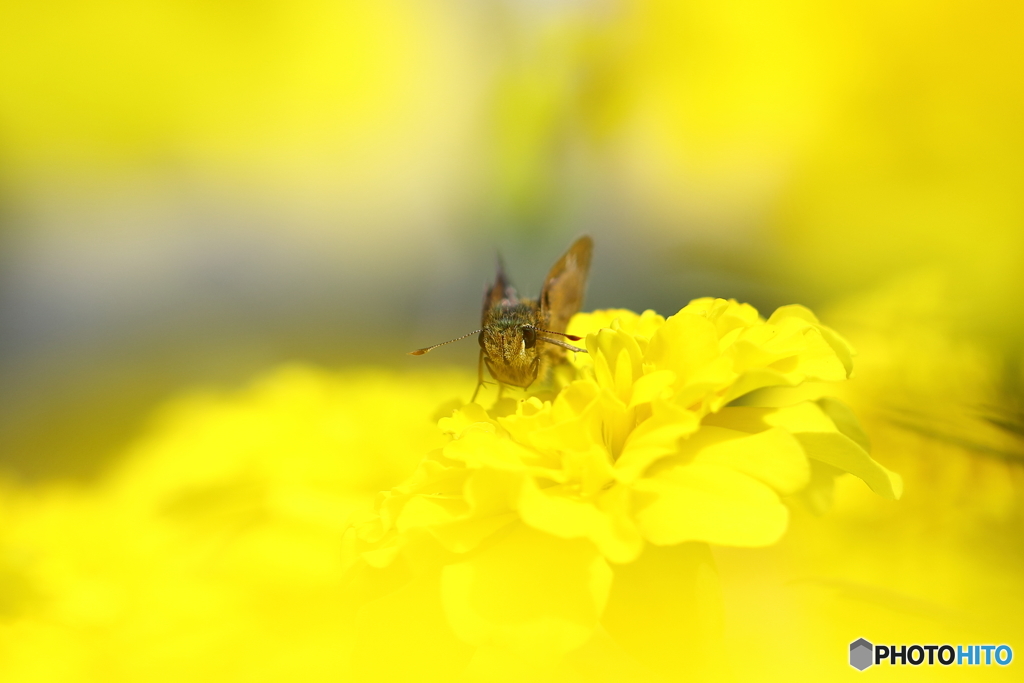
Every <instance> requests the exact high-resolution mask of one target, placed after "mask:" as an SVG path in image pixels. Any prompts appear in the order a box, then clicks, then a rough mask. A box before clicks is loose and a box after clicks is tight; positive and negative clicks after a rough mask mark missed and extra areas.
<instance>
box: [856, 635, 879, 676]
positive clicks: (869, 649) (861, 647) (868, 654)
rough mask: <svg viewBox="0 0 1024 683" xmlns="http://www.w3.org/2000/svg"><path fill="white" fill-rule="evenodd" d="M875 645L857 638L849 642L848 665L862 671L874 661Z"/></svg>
mask: <svg viewBox="0 0 1024 683" xmlns="http://www.w3.org/2000/svg"><path fill="white" fill-rule="evenodd" d="M874 650H875V646H874V645H872V644H871V643H869V642H868V641H866V640H864V639H863V638H858V639H857V640H855V641H853V642H852V643H850V666H852V667H853V668H854V669H856V670H857V671H863V670H864V669H866V668H868V667H869V666H871V665H872V664H874V663H875V662H874V661H873V660H874V657H873V655H874Z"/></svg>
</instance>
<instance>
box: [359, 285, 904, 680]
mask: <svg viewBox="0 0 1024 683" xmlns="http://www.w3.org/2000/svg"><path fill="white" fill-rule="evenodd" d="M569 332H570V333H572V334H577V335H580V336H585V337H586V345H587V350H588V352H589V354H588V355H582V354H580V355H578V356H577V357H576V358H575V359H573V361H572V362H573V365H574V367H575V378H574V379H571V381H569V382H568V383H567V384H566V385H565V386H564V387H562V388H561V390H560V391H558V393H557V394H556V395H555V396H554V397H553V399H552V400H541V398H540V397H539V396H536V395H535V396H531V397H529V398H527V399H525V400H522V401H519V402H514V401H511V400H506V401H503V402H499V403H498V404H497V405H496V406H495V407H494V408H492V409H491V410H490V411H487V410H485V409H484V408H483V407H481V406H479V405H476V404H469V405H467V406H464V407H462V408H460V409H458V410H456V411H455V412H454V414H453V415H452V416H451V417H449V418H444V419H442V420H441V421H440V423H439V425H440V428H441V429H442V430H443V431H444V432H445V433H447V434H449V435H450V437H451V440H450V441H449V442H448V443H447V444H446V445H445V446H444V447H443V448H441V449H438V450H436V451H434V452H433V453H431V454H430V455H429V457H427V458H426V459H425V460H424V462H423V463H422V464H421V466H420V468H419V470H418V471H417V473H416V474H415V475H414V476H413V477H412V478H411V479H409V480H408V481H407V482H405V483H404V484H403V485H401V486H398V487H395V488H394V489H392V490H391V491H389V492H386V493H384V494H382V495H381V497H380V498H379V500H378V504H377V508H376V512H375V513H373V514H370V515H368V516H367V517H366V518H365V519H363V520H362V521H361V522H360V523H359V524H356V525H355V526H354V527H353V528H352V529H350V530H349V532H348V533H347V537H346V540H347V549H348V551H349V553H350V563H351V565H352V569H351V570H350V571H351V572H352V575H353V576H357V577H361V578H359V579H358V581H362V580H365V576H366V575H368V574H372V571H371V569H372V568H376V569H378V570H383V573H384V574H387V575H389V576H391V577H392V578H393V579H396V580H398V581H401V580H402V577H405V578H410V577H420V578H419V579H418V580H423V579H422V577H424V576H428V575H430V572H432V571H435V570H436V571H437V572H438V573H437V577H436V578H437V581H439V590H440V595H439V598H440V603H441V605H443V609H444V613H445V615H446V617H447V622H448V623H449V624H450V626H451V628H452V629H453V631H454V633H455V634H456V636H457V637H458V639H459V640H460V641H461V642H463V643H468V644H470V645H473V646H476V647H477V648H479V650H478V652H480V651H487V652H493V651H497V652H511V653H514V654H515V657H516V658H518V659H519V660H523V659H526V660H529V661H532V662H534V663H541V664H544V663H550V662H552V661H556V660H557V659H558V657H560V656H562V655H564V654H565V653H568V652H570V651H572V650H574V649H576V648H579V647H581V646H583V645H585V644H586V643H588V641H591V640H592V638H593V637H594V635H595V632H596V630H595V629H597V626H598V624H599V622H600V624H601V626H602V627H603V628H602V632H604V631H606V632H607V633H609V634H611V635H612V636H613V637H615V638H619V635H620V634H621V635H623V636H624V637H625V638H626V639H627V640H628V639H629V635H628V633H626V632H627V631H628V630H629V629H628V628H625V627H624V626H623V624H621V623H618V622H617V620H616V619H614V618H612V619H609V618H608V614H607V612H613V613H615V614H618V613H622V612H623V611H624V608H620V607H616V608H615V609H614V610H612V609H609V610H606V607H607V606H608V605H609V600H611V601H612V602H613V603H617V604H621V603H622V600H626V601H627V602H628V600H629V598H622V600H620V599H619V598H617V597H616V594H615V591H614V589H613V584H616V583H619V582H620V577H621V576H623V573H622V572H620V571H619V570H618V569H616V570H613V568H612V566H613V564H614V565H629V563H635V562H637V561H638V558H639V560H642V561H647V560H648V559H649V558H653V559H652V560H651V561H654V560H657V559H658V558H662V559H664V558H665V557H667V556H666V555H665V554H664V553H663V552H662V551H657V550H654V549H648V550H647V551H645V550H644V549H645V547H646V546H654V547H678V548H685V549H686V550H680V551H679V552H681V553H684V554H686V553H689V557H690V559H688V560H683V564H684V565H686V566H687V567H690V568H692V569H694V571H695V572H696V574H695V575H699V574H700V570H699V567H700V566H702V565H705V564H707V557H706V554H705V555H702V554H701V552H702V551H700V550H694V548H695V547H698V548H699V547H700V546H695V545H694V544H692V543H688V542H702V543H715V544H724V545H737V546H764V545H768V544H771V543H774V542H775V541H777V540H778V539H779V538H780V536H781V535H782V534H783V532H784V531H785V529H786V525H787V522H788V517H789V513H788V509H787V507H786V504H785V503H784V502H783V499H784V497H786V496H791V495H794V494H797V493H802V495H803V496H804V497H805V499H806V500H807V501H808V502H811V503H812V504H816V505H817V506H819V507H820V506H822V505H824V504H825V503H826V502H827V498H828V491H829V487H830V485H831V482H832V480H833V479H834V477H835V476H836V475H838V474H840V473H842V472H850V473H853V474H855V475H856V476H858V477H860V478H861V479H862V480H864V481H865V482H866V483H867V485H868V486H869V487H870V488H871V489H872V490H874V491H875V492H877V493H879V494H881V495H883V496H885V497H888V498H896V497H898V496H899V494H900V486H901V485H900V480H899V478H898V477H897V476H896V475H894V474H892V473H890V472H888V471H887V470H885V469H884V468H883V467H882V466H881V465H879V464H878V463H876V462H875V461H873V460H872V459H871V458H870V456H869V455H868V452H867V448H868V446H867V441H866V439H865V437H864V435H863V432H862V431H861V430H860V428H859V427H858V426H857V423H856V420H855V419H854V418H853V416H852V414H851V413H850V412H849V411H848V410H847V409H846V408H845V407H844V406H842V404H840V403H839V402H837V401H835V400H834V399H819V400H818V401H805V402H800V403H796V404H794V405H764V404H763V403H764V402H763V401H762V402H758V401H756V400H751V401H749V403H750V404H749V405H739V404H738V403H739V401H738V399H741V398H742V397H747V398H748V399H749V398H750V397H751V395H752V392H756V391H757V390H759V389H766V388H769V387H793V386H796V385H799V384H802V383H804V382H809V381H821V382H834V381H840V380H844V379H846V378H847V377H848V376H849V374H850V371H851V368H852V364H851V357H852V352H851V349H850V347H849V345H848V344H847V343H846V342H845V341H844V340H843V339H842V338H841V337H840V336H839V335H838V334H836V333H835V332H833V331H832V330H830V329H829V328H827V327H825V326H823V325H821V324H820V323H819V322H818V320H817V319H816V318H815V317H814V315H813V314H812V313H811V312H810V311H808V310H807V309H806V308H803V307H801V306H785V307H782V308H780V309H778V310H777V311H775V313H774V314H773V315H772V316H771V317H770V318H769V319H768V320H763V319H761V318H760V317H759V316H758V313H757V311H756V310H755V309H753V308H752V307H750V306H749V305H745V304H739V303H737V302H735V301H725V300H722V299H699V300H696V301H693V302H692V303H690V304H689V305H688V306H686V307H685V308H683V309H682V310H681V311H679V313H677V314H676V315H674V316H671V317H669V318H668V319H665V318H663V317H661V316H659V315H657V314H655V313H653V312H651V311H647V312H645V313H643V314H641V315H637V314H635V313H632V312H629V311H621V310H616V311H598V312H596V313H592V314H584V315H579V316H577V317H576V318H574V319H573V321H572V323H571V325H570V328H569ZM641 552H644V555H643V556H641ZM669 552H670V555H669V556H668V557H677V556H673V555H671V552H674V551H669ZM678 557H681V556H678ZM399 558H401V561H396V560H398V559H399ZM677 559H678V558H677ZM671 561H675V560H671ZM610 563H611V564H610ZM681 566H682V565H681ZM641 574H642V572H641ZM665 578H666V577H665V576H663V577H662V580H664V579H665ZM353 580H354V581H356V579H353ZM624 590H627V593H628V586H627V587H625V588H624ZM620 592H621V591H620ZM691 597H693V596H691ZM696 597H698V598H699V596H696ZM625 611H627V612H628V609H625ZM678 619H679V617H678V616H677V617H676V620H677V621H678ZM620 627H622V628H620ZM627 649H629V648H627ZM357 650H358V648H357ZM631 654H633V655H634V656H638V655H637V652H636V649H635V648H634V649H632V650H631ZM643 663H644V664H648V665H649V664H650V662H647V661H645V662H643ZM655 668H658V667H655ZM664 668H671V667H664Z"/></svg>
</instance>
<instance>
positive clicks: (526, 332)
mask: <svg viewBox="0 0 1024 683" xmlns="http://www.w3.org/2000/svg"><path fill="white" fill-rule="evenodd" d="M523 344H525V345H526V348H528V349H532V348H533V347H534V346H536V345H537V330H535V329H533V328H532V327H524V328H523Z"/></svg>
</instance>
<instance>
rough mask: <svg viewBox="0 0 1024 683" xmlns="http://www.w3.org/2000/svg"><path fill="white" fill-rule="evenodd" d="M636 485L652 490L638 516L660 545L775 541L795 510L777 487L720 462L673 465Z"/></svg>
mask: <svg viewBox="0 0 1024 683" xmlns="http://www.w3.org/2000/svg"><path fill="white" fill-rule="evenodd" d="M633 487H634V488H635V489H636V490H637V491H642V492H646V493H648V494H649V497H648V499H647V500H646V501H645V502H646V505H644V507H642V508H641V509H640V510H639V511H638V512H637V513H636V520H637V523H638V524H639V525H640V530H641V531H642V532H643V534H644V537H645V538H646V539H647V540H648V541H650V542H651V543H654V544H656V545H672V544H675V543H682V542H684V541H706V542H708V543H718V544H721V545H738V546H763V545H770V544H772V543H774V542H775V541H777V540H779V537H781V536H782V534H783V532H784V531H785V530H786V525H787V523H788V521H789V510H787V509H786V506H785V505H783V504H782V503H781V502H780V501H779V497H778V496H777V495H776V494H775V492H774V491H773V490H772V489H771V487H769V486H768V485H766V484H763V483H761V482H760V481H758V480H756V479H753V478H751V477H749V476H747V475H745V474H742V473H740V472H737V471H736V470H733V469H730V468H727V467H721V466H718V465H710V464H692V465H688V466H685V467H673V468H671V469H668V470H665V471H663V472H660V473H658V474H657V476H654V477H649V478H644V479H640V480H638V481H637V482H636V483H634V484H633Z"/></svg>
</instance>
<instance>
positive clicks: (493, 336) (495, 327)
mask: <svg viewBox="0 0 1024 683" xmlns="http://www.w3.org/2000/svg"><path fill="white" fill-rule="evenodd" d="M593 246H594V243H593V241H592V240H591V239H590V238H589V237H586V236H584V237H581V238H579V239H578V240H576V241H575V242H574V243H573V244H572V246H570V247H569V250H568V251H566V252H565V254H564V255H563V256H562V258H561V259H559V260H558V262H557V263H556V264H555V265H554V266H552V268H551V270H550V271H549V272H548V275H547V277H546V278H545V279H544V286H543V287H542V289H541V293H540V296H539V297H538V298H536V299H521V298H520V297H519V294H518V293H517V292H516V290H515V288H514V287H513V286H512V285H511V284H509V281H508V278H507V277H506V275H505V270H504V268H503V267H502V266H501V265H500V264H499V265H498V274H497V276H496V277H495V280H494V284H492V285H491V286H490V287H489V288H488V289H487V293H486V294H485V295H484V305H483V316H482V320H481V325H480V328H481V329H479V330H476V331H475V332H470V333H469V334H467V335H463V336H462V337H459V338H458V339H464V338H465V337H468V336H470V335H472V334H476V333H477V332H479V342H480V363H479V383H478V384H477V392H479V390H480V386H481V385H483V383H484V378H483V369H484V366H486V367H487V370H488V371H489V372H490V374H491V376H492V377H493V378H494V379H496V380H497V381H498V382H499V383H500V384H509V385H512V386H517V387H529V386H530V385H531V384H533V383H534V382H535V381H537V380H539V379H543V378H544V377H545V376H546V375H547V372H548V370H549V369H550V368H551V367H552V366H553V365H555V364H557V363H560V362H562V360H564V358H565V352H566V351H567V350H569V351H575V352H580V353H586V350H585V349H581V348H579V347H576V346H572V345H571V344H568V343H566V342H565V341H563V339H569V340H571V341H579V339H580V338H579V337H575V336H573V335H569V334H566V333H565V329H566V327H567V326H568V324H569V319H570V318H572V316H573V315H575V314H576V313H578V312H579V310H580V307H581V306H582V305H583V293H584V290H585V289H586V285H587V274H588V273H589V271H590V254H591V251H592V250H593ZM452 341H458V340H457V339H453V340H452ZM449 343H451V342H444V344H449ZM442 345H443V344H436V345H435V346H429V347H427V348H424V349H417V350H416V351H413V352H412V354H413V355H422V354H424V353H427V352H428V351H430V350H431V349H434V348H437V346H442ZM473 398H474V399H475V398H476V393H474V394H473Z"/></svg>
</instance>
